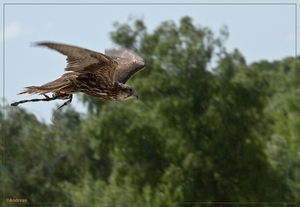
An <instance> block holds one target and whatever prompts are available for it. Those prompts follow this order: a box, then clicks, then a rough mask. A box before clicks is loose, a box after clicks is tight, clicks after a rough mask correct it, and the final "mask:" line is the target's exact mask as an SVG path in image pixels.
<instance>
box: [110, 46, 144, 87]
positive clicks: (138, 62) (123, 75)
mask: <svg viewBox="0 0 300 207" xmlns="http://www.w3.org/2000/svg"><path fill="white" fill-rule="evenodd" d="M105 54H106V55H107V56H109V57H110V58H112V59H113V60H115V61H116V62H117V63H118V66H117V68H116V72H115V81H118V82H120V83H123V84H125V83H126V81H127V80H128V79H129V78H130V77H131V76H133V75H134V74H135V73H137V72H138V71H140V70H142V69H144V68H145V61H144V60H143V59H142V58H141V57H140V56H139V55H137V54H136V53H135V52H133V51H131V50H128V49H126V48H124V47H120V46H119V47H116V48H114V49H110V50H105Z"/></svg>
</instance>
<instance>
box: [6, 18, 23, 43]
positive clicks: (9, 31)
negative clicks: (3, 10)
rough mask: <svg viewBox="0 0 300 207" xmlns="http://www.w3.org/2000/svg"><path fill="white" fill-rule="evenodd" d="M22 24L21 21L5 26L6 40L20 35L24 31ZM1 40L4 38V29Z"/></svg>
mask: <svg viewBox="0 0 300 207" xmlns="http://www.w3.org/2000/svg"><path fill="white" fill-rule="evenodd" d="M22 30H23V29H22V26H21V24H20V23H19V22H13V23H10V24H8V25H7V26H6V27H5V28H4V32H5V40H9V39H12V38H15V37H17V36H19V35H20V34H21V33H22ZM1 40H3V31H1Z"/></svg>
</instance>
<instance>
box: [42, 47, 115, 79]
mask: <svg viewBox="0 0 300 207" xmlns="http://www.w3.org/2000/svg"><path fill="white" fill-rule="evenodd" d="M36 45H37V46H46V47H48V48H50V49H53V50H56V51H58V52H60V53H62V54H63V55H66V56H67V63H68V64H67V67H66V68H65V70H66V71H75V72H79V73H80V72H87V71H91V72H97V74H100V75H101V74H102V76H103V77H105V79H107V78H108V79H109V82H111V84H113V81H114V74H115V70H116V67H117V65H118V63H117V62H116V61H114V60H113V59H112V58H110V57H108V56H106V55H104V54H101V53H98V52H95V51H92V50H88V49H85V48H81V47H77V46H72V45H65V44H59V43H52V42H39V43H36Z"/></svg>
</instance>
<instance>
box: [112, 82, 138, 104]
mask: <svg viewBox="0 0 300 207" xmlns="http://www.w3.org/2000/svg"><path fill="white" fill-rule="evenodd" d="M118 88H119V92H118V97H117V99H118V100H124V101H125V100H128V99H132V98H136V99H138V98H139V94H138V93H137V92H136V90H134V89H133V88H131V87H130V86H127V85H125V84H122V83H119V85H118Z"/></svg>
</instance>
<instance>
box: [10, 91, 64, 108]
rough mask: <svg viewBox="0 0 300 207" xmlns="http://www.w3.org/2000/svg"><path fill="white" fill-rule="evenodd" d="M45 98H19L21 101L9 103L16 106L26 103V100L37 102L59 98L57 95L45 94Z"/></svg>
mask: <svg viewBox="0 0 300 207" xmlns="http://www.w3.org/2000/svg"><path fill="white" fill-rule="evenodd" d="M44 96H45V98H35V99H30V100H21V101H18V102H14V103H12V104H10V105H11V106H18V105H19V104H22V103H27V102H37V101H53V100H55V99H58V98H60V97H59V96H53V97H51V98H50V97H49V96H47V95H45V94H44Z"/></svg>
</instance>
